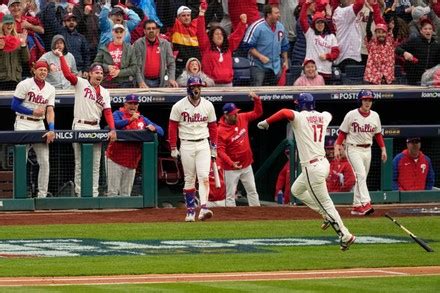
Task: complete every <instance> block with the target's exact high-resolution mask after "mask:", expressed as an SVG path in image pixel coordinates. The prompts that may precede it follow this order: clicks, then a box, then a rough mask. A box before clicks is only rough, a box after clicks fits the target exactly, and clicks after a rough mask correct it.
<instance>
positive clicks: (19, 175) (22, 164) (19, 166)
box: [14, 144, 28, 198]
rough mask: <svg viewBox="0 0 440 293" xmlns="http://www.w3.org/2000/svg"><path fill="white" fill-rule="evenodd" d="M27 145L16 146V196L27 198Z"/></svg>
mask: <svg viewBox="0 0 440 293" xmlns="http://www.w3.org/2000/svg"><path fill="white" fill-rule="evenodd" d="M26 167H27V154H26V145H22V144H20V145H16V146H14V198H27V197H28V196H27V182H26V181H27V175H26V174H27V172H26Z"/></svg>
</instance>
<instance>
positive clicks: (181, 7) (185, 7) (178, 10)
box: [177, 5, 191, 16]
mask: <svg viewBox="0 0 440 293" xmlns="http://www.w3.org/2000/svg"><path fill="white" fill-rule="evenodd" d="M184 12H189V13H191V9H190V8H189V7H187V6H184V5H182V6H180V7H179V9H177V16H179V15H181V14H182V13H184Z"/></svg>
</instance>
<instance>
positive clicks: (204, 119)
mask: <svg viewBox="0 0 440 293" xmlns="http://www.w3.org/2000/svg"><path fill="white" fill-rule="evenodd" d="M181 115H182V118H183V121H184V122H208V116H203V115H202V114H200V113H194V114H193V115H192V116H191V115H190V114H189V113H188V112H182V114H181Z"/></svg>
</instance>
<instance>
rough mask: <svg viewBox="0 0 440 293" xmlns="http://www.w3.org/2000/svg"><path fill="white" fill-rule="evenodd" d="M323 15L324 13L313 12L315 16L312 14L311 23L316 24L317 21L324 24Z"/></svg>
mask: <svg viewBox="0 0 440 293" xmlns="http://www.w3.org/2000/svg"><path fill="white" fill-rule="evenodd" d="M325 20H326V19H325V13H324V12H322V11H318V12H315V14H313V17H312V22H313V23H316V22H318V21H324V22H325Z"/></svg>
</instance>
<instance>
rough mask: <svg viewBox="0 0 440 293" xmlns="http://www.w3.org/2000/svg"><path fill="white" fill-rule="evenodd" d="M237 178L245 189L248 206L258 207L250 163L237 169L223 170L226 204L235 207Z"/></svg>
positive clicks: (258, 201) (258, 202)
mask: <svg viewBox="0 0 440 293" xmlns="http://www.w3.org/2000/svg"><path fill="white" fill-rule="evenodd" d="M239 180H240V181H241V183H242V184H243V186H244V189H245V190H246V194H247V199H248V203H249V206H251V207H259V206H260V200H259V199H258V193H257V187H256V186H255V178H254V172H253V171H252V165H249V166H247V167H246V168H243V169H239V170H225V184H226V206H227V207H235V205H236V204H235V193H236V192H237V185H238V181H239Z"/></svg>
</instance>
